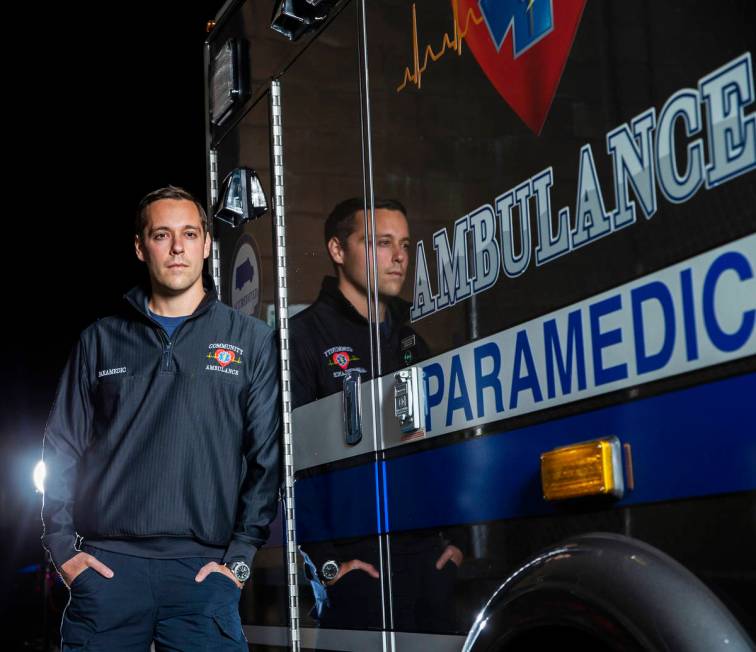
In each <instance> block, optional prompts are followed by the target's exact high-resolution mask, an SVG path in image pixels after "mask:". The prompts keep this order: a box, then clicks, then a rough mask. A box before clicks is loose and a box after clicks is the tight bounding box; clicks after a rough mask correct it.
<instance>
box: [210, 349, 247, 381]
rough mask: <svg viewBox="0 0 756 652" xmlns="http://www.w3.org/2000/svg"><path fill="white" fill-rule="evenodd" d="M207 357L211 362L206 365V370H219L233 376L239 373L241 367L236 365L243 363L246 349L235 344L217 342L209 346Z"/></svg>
mask: <svg viewBox="0 0 756 652" xmlns="http://www.w3.org/2000/svg"><path fill="white" fill-rule="evenodd" d="M207 348H208V353H207V358H208V359H209V360H211V361H212V362H209V363H208V364H207V365H206V366H205V371H219V372H221V373H224V374H231V375H232V376H238V375H239V369H238V368H235V365H241V363H242V356H243V355H244V350H243V349H240V348H239V347H238V346H234V345H233V344H222V343H220V342H215V343H213V344H210V345H209V346H208V347H207Z"/></svg>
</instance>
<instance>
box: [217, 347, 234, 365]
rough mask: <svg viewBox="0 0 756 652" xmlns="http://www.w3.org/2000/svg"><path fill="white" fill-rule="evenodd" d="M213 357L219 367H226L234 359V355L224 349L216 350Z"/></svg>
mask: <svg viewBox="0 0 756 652" xmlns="http://www.w3.org/2000/svg"><path fill="white" fill-rule="evenodd" d="M213 357H214V358H215V360H216V361H217V362H218V364H219V365H220V366H221V367H228V365H230V364H231V363H232V362H233V361H234V360H235V359H236V354H235V353H234V352H233V351H228V350H226V349H216V350H215V353H214V354H213Z"/></svg>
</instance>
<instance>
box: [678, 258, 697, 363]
mask: <svg viewBox="0 0 756 652" xmlns="http://www.w3.org/2000/svg"><path fill="white" fill-rule="evenodd" d="M680 286H681V288H682V307H683V324H684V325H685V353H686V354H687V356H688V360H698V336H697V335H696V313H695V312H694V310H693V273H692V272H691V270H690V267H687V268H686V269H684V270H683V271H682V272H680Z"/></svg>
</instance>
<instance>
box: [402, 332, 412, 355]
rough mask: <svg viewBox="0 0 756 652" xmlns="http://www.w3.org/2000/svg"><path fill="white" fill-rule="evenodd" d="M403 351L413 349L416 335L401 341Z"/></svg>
mask: <svg viewBox="0 0 756 652" xmlns="http://www.w3.org/2000/svg"><path fill="white" fill-rule="evenodd" d="M400 346H401V349H400V350H401V351H404V350H406V349H411V348H412V347H413V346H415V334H414V333H413V334H412V335H408V336H407V337H405V338H403V339H402V341H401V345H400Z"/></svg>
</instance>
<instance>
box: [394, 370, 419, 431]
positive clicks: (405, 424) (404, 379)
mask: <svg viewBox="0 0 756 652" xmlns="http://www.w3.org/2000/svg"><path fill="white" fill-rule="evenodd" d="M394 378H395V379H396V383H395V384H394V416H395V417H396V418H397V419H399V423H400V427H401V431H402V432H404V433H410V432H417V431H418V430H421V429H422V427H423V422H422V419H423V415H424V413H425V393H424V392H423V383H422V371H421V370H420V367H407V368H406V369H402V370H400V371H397V372H396V373H395V374H394Z"/></svg>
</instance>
